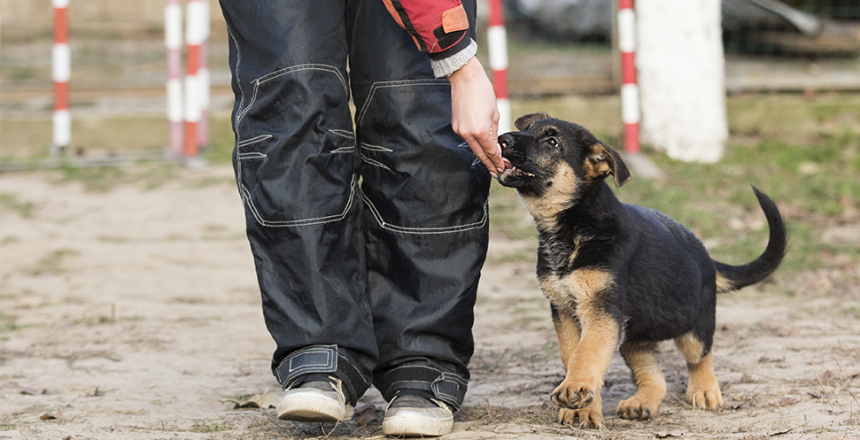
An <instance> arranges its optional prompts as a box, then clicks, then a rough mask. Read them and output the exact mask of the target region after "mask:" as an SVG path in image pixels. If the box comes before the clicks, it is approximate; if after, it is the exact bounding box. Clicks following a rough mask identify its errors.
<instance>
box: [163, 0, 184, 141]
mask: <svg viewBox="0 0 860 440" xmlns="http://www.w3.org/2000/svg"><path fill="white" fill-rule="evenodd" d="M164 45H165V48H166V49H167V121H168V124H170V144H169V147H168V152H167V154H168V156H170V157H181V156H182V5H181V4H179V0H167V3H166V4H165V5H164Z"/></svg>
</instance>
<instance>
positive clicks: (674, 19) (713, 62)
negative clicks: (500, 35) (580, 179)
mask: <svg viewBox="0 0 860 440" xmlns="http://www.w3.org/2000/svg"><path fill="white" fill-rule="evenodd" d="M636 18H637V28H638V35H637V36H638V43H639V44H638V47H637V53H636V57H637V58H636V64H637V67H638V76H639V78H638V80H639V96H640V99H641V105H642V124H641V127H642V141H643V142H644V143H646V144H649V145H651V146H653V147H655V148H657V149H663V150H665V151H666V153H667V154H668V155H669V156H671V157H673V158H676V159H679V160H683V161H698V162H716V161H718V160H719V159H720V158H721V157H722V155H723V149H724V146H725V143H726V140H727V139H728V124H727V122H726V120H727V118H726V89H725V58H724V55H723V44H722V29H721V26H720V0H637V1H636Z"/></svg>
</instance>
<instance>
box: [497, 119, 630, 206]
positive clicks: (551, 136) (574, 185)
mask: <svg viewBox="0 0 860 440" xmlns="http://www.w3.org/2000/svg"><path fill="white" fill-rule="evenodd" d="M514 125H516V127H517V129H518V130H520V131H518V132H511V133H505V134H503V135H501V136H499V144H500V145H501V147H502V156H503V157H504V158H506V159H507V160H508V161H509V162H510V165H511V168H508V169H506V170H505V172H504V173H502V174H501V175H500V176H499V183H501V184H502V185H504V186H509V187H512V188H516V189H517V191H519V193H520V195H521V196H523V197H528V198H532V197H536V198H553V199H559V202H561V201H562V200H570V201H573V200H575V199H577V198H578V197H577V194H580V193H582V192H583V191H584V190H585V189H586V188H588V187H591V186H593V185H599V184H602V182H603V180H604V179H606V177H608V176H609V175H610V174H611V175H612V176H613V178H614V180H615V185H616V186H618V187H620V186H622V185H624V184H625V183H627V181H628V180H630V171H628V169H627V166H626V165H625V164H624V162H623V161H622V160H621V157H620V156H619V155H618V153H616V152H615V150H613V149H612V148H609V146H607V145H606V144H604V143H603V142H601V141H599V140H598V139H597V138H596V137H594V135H593V134H591V132H590V131H588V130H586V129H585V128H584V127H582V126H580V125H577V124H574V123H571V122H565V121H562V120H559V119H553V118H551V117H550V116H549V115H548V114H546V113H532V114H528V115H525V116H521V117H520V118H518V119H517V120H516V122H515V123H514ZM506 165H507V164H506Z"/></svg>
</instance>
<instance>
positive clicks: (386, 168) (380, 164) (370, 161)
mask: <svg viewBox="0 0 860 440" xmlns="http://www.w3.org/2000/svg"><path fill="white" fill-rule="evenodd" d="M360 156H361V160H362V161H363V162H365V163H368V164H370V165H373V166H375V167H379V168H382V169H384V170H388V171H391V168H388V167H387V166H385V164H383V163H382V162H379V161H377V160H373V159H371V158H369V157H367V156H365V155H363V154H361V155H360Z"/></svg>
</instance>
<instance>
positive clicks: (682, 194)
mask: <svg viewBox="0 0 860 440" xmlns="http://www.w3.org/2000/svg"><path fill="white" fill-rule="evenodd" d="M858 146H860V135H858V134H856V133H845V134H842V135H840V136H831V137H825V138H824V139H823V141H822V142H821V144H818V145H809V144H790V143H785V142H780V141H775V140H765V141H762V142H760V143H758V144H756V145H752V146H745V145H739V144H737V143H735V144H732V145H729V146H728V148H727V151H726V155H725V157H724V159H723V160H722V161H721V162H719V163H717V164H696V163H684V162H680V161H675V160H673V159H670V158H668V157H666V156H664V155H651V156H650V157H651V159H652V160H653V161H654V162H655V163H656V164H657V165H658V166H659V167H660V168H661V169H662V170H663V171H664V173H665V174H666V175H667V176H668V177H667V179H666V180H663V181H656V180H645V179H635V178H634V180H633V181H631V183H629V184H628V185H626V186H624V187H623V188H620V189H618V190H617V194H618V197H619V199H621V200H622V201H623V202H625V203H632V204H636V205H642V206H646V207H649V208H654V209H658V210H660V211H662V212H664V213H665V214H666V215H668V216H669V217H671V218H673V219H675V220H677V221H679V222H680V223H682V224H684V225H685V226H687V228H689V229H690V230H691V231H693V232H694V233H695V234H696V235H698V236H699V237H700V238H702V239H703V240H705V241H706V242H708V241H709V240H717V244H715V245H711V246H710V249H709V251H711V255H712V257H713V258H715V259H717V260H720V261H723V262H725V263H728V264H742V263H746V262H748V261H751V260H752V259H754V258H755V257H757V256H758V255H759V254H761V252H762V251H764V247H765V243H766V242H767V237H768V231H767V227H764V228H762V227H755V226H754V225H752V224H751V222H748V221H746V222H744V221H741V226H740V228H738V227H734V228H731V227H730V226H729V224H730V221H731V220H733V219H735V220H737V219H747V218H755V216H757V215H758V216H760V212H761V208H759V206H758V201H757V200H756V198H755V196H754V195H753V192H752V190H751V189H750V185H755V186H756V187H758V188H759V189H761V190H762V191H764V192H765V193H767V194H768V195H769V196H770V197H771V198H772V199H773V200H774V201H775V202H776V203H777V204H778V205H779V206H780V208H781V210H782V214H783V217H784V219H785V221H786V224H787V229H788V234H789V251H788V255H787V257H786V260H785V262H784V263H783V267H782V268H781V271H788V272H792V271H797V270H808V269H815V268H819V267H822V266H823V265H824V264H825V263H824V262H823V259H822V255H827V254H838V253H844V254H848V255H851V256H852V258H854V257H856V256H857V255H858V254H860V250H858V249H857V248H856V247H855V246H851V245H847V244H846V245H833V244H827V243H823V242H822V241H821V229H822V228H821V227H820V225H821V224H822V223H825V224H826V223H828V222H835V221H836V220H835V218H836V217H838V216H840V215H842V214H843V213H844V212H845V210H846V209H851V208H850V207H851V206H853V205H854V204H856V203H857V201H858V200H860V168H858V167H857V166H856V165H855V164H854V162H853V161H852V160H847V159H850V158H852V157H853V156H852V154H854V152H856V150H857V149H858ZM810 164H812V165H810Z"/></svg>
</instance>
